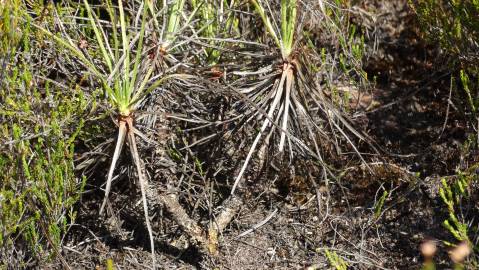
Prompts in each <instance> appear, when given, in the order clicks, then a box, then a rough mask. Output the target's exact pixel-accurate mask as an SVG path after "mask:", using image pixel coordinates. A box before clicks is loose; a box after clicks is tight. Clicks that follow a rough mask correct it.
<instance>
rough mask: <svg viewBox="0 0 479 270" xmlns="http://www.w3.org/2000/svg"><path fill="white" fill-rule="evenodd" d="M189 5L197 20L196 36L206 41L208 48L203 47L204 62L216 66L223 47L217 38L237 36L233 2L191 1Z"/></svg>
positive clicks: (219, 0)
mask: <svg viewBox="0 0 479 270" xmlns="http://www.w3.org/2000/svg"><path fill="white" fill-rule="evenodd" d="M191 5H192V7H193V9H194V10H195V11H196V13H195V16H196V17H197V18H198V24H197V25H196V28H197V29H198V34H199V35H200V36H201V37H202V38H204V39H206V43H207V44H208V46H206V47H205V50H204V51H205V54H206V62H207V63H208V64H209V65H216V64H218V63H219V61H220V58H221V50H220V49H219V48H222V47H224V46H225V44H226V43H225V42H224V41H220V40H218V38H230V37H231V36H233V35H236V34H238V32H239V30H238V22H239V21H238V18H237V17H235V13H234V12H232V9H234V8H235V5H236V3H235V1H231V0H215V1H211V0H209V1H205V0H192V1H191Z"/></svg>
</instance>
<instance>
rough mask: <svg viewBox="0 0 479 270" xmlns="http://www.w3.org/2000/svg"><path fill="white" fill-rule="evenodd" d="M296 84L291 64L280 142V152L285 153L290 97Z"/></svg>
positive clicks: (288, 70) (287, 72) (287, 77)
mask: <svg viewBox="0 0 479 270" xmlns="http://www.w3.org/2000/svg"><path fill="white" fill-rule="evenodd" d="M293 84H294V74H293V70H292V67H291V64H288V69H287V70H286V95H285V96H286V97H285V104H284V114H283V124H282V126H281V139H280V142H279V152H280V153H281V152H283V148H284V142H285V139H286V133H285V132H284V131H285V130H286V128H287V125H288V116H289V115H288V113H289V105H290V95H291V88H292V87H293Z"/></svg>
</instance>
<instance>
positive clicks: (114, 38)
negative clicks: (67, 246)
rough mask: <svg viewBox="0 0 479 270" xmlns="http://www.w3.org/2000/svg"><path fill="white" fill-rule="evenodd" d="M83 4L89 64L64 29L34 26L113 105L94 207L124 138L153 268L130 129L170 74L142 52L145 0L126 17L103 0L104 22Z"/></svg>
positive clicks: (139, 170)
mask: <svg viewBox="0 0 479 270" xmlns="http://www.w3.org/2000/svg"><path fill="white" fill-rule="evenodd" d="M83 4H84V6H85V9H86V11H87V14H88V18H87V19H88V21H89V27H90V29H91V30H93V33H94V36H95V38H94V40H93V43H96V44H91V45H92V46H93V45H94V46H95V47H97V48H98V49H99V51H100V59H95V62H93V60H92V58H93V57H92V55H90V54H89V53H88V52H87V51H84V50H82V49H80V48H79V47H78V46H77V45H76V43H75V42H73V41H72V39H71V38H70V37H69V36H68V35H67V34H66V33H64V35H63V36H62V37H58V36H56V35H54V34H52V33H51V32H49V31H48V30H46V29H44V28H42V27H40V26H36V27H38V28H39V29H41V30H43V32H45V33H46V34H48V35H50V36H52V38H54V40H55V41H56V42H58V43H59V44H60V45H62V46H63V47H65V48H66V49H68V50H69V51H70V52H71V53H72V54H73V55H75V56H76V57H77V58H78V59H79V60H80V62H81V63H82V64H83V65H85V66H86V67H87V68H88V71H89V72H90V73H91V75H92V76H93V77H94V78H95V79H96V80H97V81H98V82H99V83H100V85H101V87H102V88H103V90H104V92H105V93H106V95H107V96H108V102H109V103H110V105H111V107H112V108H113V109H114V110H113V111H114V114H115V118H116V119H117V123H116V124H117V125H118V137H117V140H116V146H115V150H114V153H113V158H112V160H111V165H110V168H109V170H108V176H107V181H106V188H105V198H104V200H103V203H102V205H101V207H100V214H102V213H103V211H104V209H105V206H106V204H107V202H108V195H109V192H110V189H111V182H112V179H113V174H114V171H115V167H116V164H117V161H118V159H119V157H120V153H121V150H122V147H123V146H124V144H125V141H128V145H129V147H130V153H131V155H132V157H133V161H134V163H135V167H136V171H137V174H138V179H139V183H140V189H141V196H142V202H143V210H144V215H145V222H146V226H147V229H148V233H149V237H150V245H151V252H152V258H153V266H155V265H156V264H155V261H156V260H155V252H154V241H153V233H152V229H151V226H150V222H149V217H148V205H147V198H146V190H147V185H148V183H147V180H146V177H145V175H144V173H143V171H142V166H141V159H140V156H139V153H138V149H137V144H136V135H139V136H140V137H144V135H143V134H141V133H140V131H138V130H137V129H136V128H135V125H134V120H135V110H136V109H137V106H139V104H140V102H141V101H142V100H143V98H144V97H145V96H146V95H147V94H148V93H150V92H151V91H152V90H154V89H156V88H157V87H158V86H160V85H161V83H162V82H163V81H164V80H166V79H168V78H171V77H174V76H175V75H169V76H161V74H160V75H154V76H153V72H154V69H155V65H154V64H153V61H154V59H150V57H148V54H147V52H146V51H147V50H146V49H145V48H144V47H145V46H144V42H145V33H146V28H147V25H148V5H147V4H145V2H140V4H136V3H135V4H136V5H137V8H138V10H139V11H140V12H139V13H138V14H129V15H128V14H126V12H125V7H124V6H123V1H121V0H119V1H118V2H117V3H116V4H117V6H114V5H113V3H112V1H111V0H107V1H106V2H105V3H104V5H105V7H106V10H107V12H108V16H109V19H110V22H104V21H100V20H99V18H98V16H97V15H96V14H95V13H94V11H93V9H92V7H91V6H90V4H89V3H88V1H87V0H83ZM129 22H131V23H129ZM97 61H100V62H101V64H100V65H99V64H98V62H97Z"/></svg>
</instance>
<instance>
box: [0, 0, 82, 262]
mask: <svg viewBox="0 0 479 270" xmlns="http://www.w3.org/2000/svg"><path fill="white" fill-rule="evenodd" d="M25 14H26V13H25V6H23V5H22V4H21V3H20V1H7V2H6V4H5V5H3V6H2V7H0V41H1V46H0V57H1V58H0V63H2V64H3V65H4V68H3V72H4V73H3V74H1V76H2V78H3V80H1V81H0V104H2V105H1V106H0V172H1V176H0V258H1V260H0V269H4V268H8V267H11V266H12V265H17V266H18V267H19V268H24V267H26V266H25V265H23V263H25V262H26V261H27V260H28V259H34V260H35V261H37V262H42V261H45V260H48V259H51V258H52V257H53V256H54V255H55V254H57V252H58V250H59V247H60V245H61V242H62V238H63V236H64V234H65V232H66V231H67V229H68V226H69V224H70V223H72V222H73V220H74V218H75V215H76V214H75V211H74V208H73V206H74V204H75V203H76V202H77V201H78V199H79V197H80V194H81V191H82V189H83V185H84V180H83V181H82V180H81V179H79V178H78V177H76V176H75V173H74V164H73V159H74V155H73V153H74V152H73V150H74V141H75V139H76V137H77V135H78V134H79V132H80V129H81V128H82V126H83V122H84V121H83V120H82V118H81V115H82V113H83V112H85V110H86V108H87V100H86V98H85V97H84V95H83V94H82V92H81V91H80V89H78V88H77V87H76V85H74V84H70V85H68V84H69V82H63V85H60V84H57V83H53V82H52V81H50V80H49V79H46V78H45V76H43V75H44V74H38V73H41V72H42V71H41V70H40V69H38V68H34V67H33V66H34V65H32V61H34V60H33V59H32V58H33V57H36V52H35V56H33V57H32V55H34V52H33V50H32V49H31V47H33V46H31V41H30V38H31V37H35V34H36V33H33V32H32V31H33V30H30V24H29V19H28V18H27V17H26V16H24V15H25ZM25 21H26V22H27V23H25ZM40 78H41V79H40ZM64 84H67V85H64Z"/></svg>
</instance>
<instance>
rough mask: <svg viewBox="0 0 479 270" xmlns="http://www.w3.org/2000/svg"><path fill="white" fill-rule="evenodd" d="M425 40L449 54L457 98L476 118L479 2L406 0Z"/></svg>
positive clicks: (469, 0)
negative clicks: (458, 93)
mask: <svg viewBox="0 0 479 270" xmlns="http://www.w3.org/2000/svg"><path fill="white" fill-rule="evenodd" d="M409 3H410V6H411V7H412V8H413V10H414V11H415V12H416V13H417V15H418V19H419V22H420V25H421V27H422V30H423V32H424V33H425V34H426V37H427V39H429V40H430V41H432V42H438V43H439V44H440V46H441V49H442V50H443V52H444V53H445V54H446V55H447V56H449V60H450V65H451V69H452V70H453V76H454V77H455V78H458V79H459V80H456V81H457V82H458V84H459V85H460V87H461V88H462V89H463V91H460V100H459V101H458V102H461V101H462V100H464V101H465V103H464V106H467V107H468V108H469V109H470V111H472V112H473V115H474V117H477V109H476V108H477V106H478V105H479V99H478V98H477V97H478V93H479V92H478V86H479V81H478V80H479V69H478V64H479V53H478V52H479V43H478V41H479V1H477V0H472V1H471V0H468V1H465V0H448V1H446V0H409Z"/></svg>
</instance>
